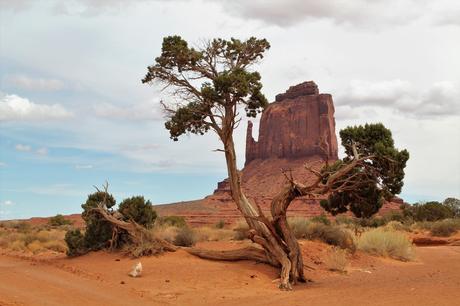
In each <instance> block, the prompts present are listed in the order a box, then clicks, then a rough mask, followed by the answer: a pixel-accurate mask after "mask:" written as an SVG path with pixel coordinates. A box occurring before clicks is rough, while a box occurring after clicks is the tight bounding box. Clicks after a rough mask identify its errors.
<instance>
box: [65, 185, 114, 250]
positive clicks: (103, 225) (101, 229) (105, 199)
mask: <svg viewBox="0 0 460 306" xmlns="http://www.w3.org/2000/svg"><path fill="white" fill-rule="evenodd" d="M102 203H103V204H104V205H105V207H107V209H111V207H113V206H114V205H115V203H116V202H115V198H114V197H113V196H112V195H111V194H109V193H107V192H104V191H98V192H95V193H92V194H90V195H89V196H88V198H87V200H86V202H85V203H84V204H82V206H81V207H82V208H83V213H82V214H81V216H82V218H83V220H84V221H85V223H86V230H85V234H84V242H85V248H86V249H87V250H92V251H95V250H100V249H102V248H104V247H106V245H107V243H108V241H109V240H110V239H111V238H112V225H111V224H110V222H108V221H106V220H105V219H104V218H103V217H102V216H101V215H100V214H99V213H98V212H96V211H94V208H96V207H97V206H98V205H99V204H102ZM69 249H70V246H69Z"/></svg>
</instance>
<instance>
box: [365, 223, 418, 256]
mask: <svg viewBox="0 0 460 306" xmlns="http://www.w3.org/2000/svg"><path fill="white" fill-rule="evenodd" d="M357 244H358V249H359V250H362V251H364V252H367V253H370V254H372V255H377V256H383V257H391V258H394V259H398V260H402V261H408V260H412V259H414V256H415V249H414V246H413V244H412V242H411V241H410V240H409V238H408V237H407V236H406V235H405V234H404V233H401V232H395V231H385V230H384V229H381V228H377V229H371V230H369V231H367V232H365V233H363V234H362V235H361V236H360V237H359V239H358V243H357Z"/></svg>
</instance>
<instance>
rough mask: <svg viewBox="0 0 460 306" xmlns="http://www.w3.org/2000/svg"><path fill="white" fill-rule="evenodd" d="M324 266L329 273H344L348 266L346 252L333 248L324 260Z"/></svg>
mask: <svg viewBox="0 0 460 306" xmlns="http://www.w3.org/2000/svg"><path fill="white" fill-rule="evenodd" d="M325 264H326V266H327V268H328V269H329V270H331V271H337V272H341V273H346V268H347V265H348V259H347V251H346V250H343V249H340V248H333V249H332V250H331V252H330V253H329V254H328V255H327V257H326V258H325Z"/></svg>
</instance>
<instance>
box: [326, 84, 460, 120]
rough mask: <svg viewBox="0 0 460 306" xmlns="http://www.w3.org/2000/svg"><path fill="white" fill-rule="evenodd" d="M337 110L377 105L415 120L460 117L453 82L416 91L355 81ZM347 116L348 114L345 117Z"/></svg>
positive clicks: (339, 99) (459, 92)
mask: <svg viewBox="0 0 460 306" xmlns="http://www.w3.org/2000/svg"><path fill="white" fill-rule="evenodd" d="M335 101H336V103H337V105H339V106H338V108H337V109H338V111H337V114H338V117H340V116H341V115H340V111H341V110H345V111H350V110H349V109H348V110H347V109H346V108H344V106H347V107H349V108H356V107H366V106H377V107H383V108H390V109H392V110H394V111H396V112H399V113H402V114H404V115H408V116H414V117H441V116H455V115H460V86H459V84H454V83H453V82H449V81H444V82H436V83H434V84H432V85H431V86H430V87H429V88H426V89H424V90H418V89H417V88H416V87H415V86H413V85H412V84H411V83H410V82H408V81H402V80H391V81H381V82H369V81H361V80H355V81H352V82H350V85H349V86H348V87H347V88H346V89H345V90H344V91H343V92H342V93H341V94H340V95H339V96H338V97H337V98H336V99H335ZM345 116H347V115H345Z"/></svg>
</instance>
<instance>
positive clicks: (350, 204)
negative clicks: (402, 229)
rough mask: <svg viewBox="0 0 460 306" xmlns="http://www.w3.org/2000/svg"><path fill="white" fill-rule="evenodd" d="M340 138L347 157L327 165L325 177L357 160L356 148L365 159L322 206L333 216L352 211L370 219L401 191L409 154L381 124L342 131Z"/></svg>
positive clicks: (324, 171)
mask: <svg viewBox="0 0 460 306" xmlns="http://www.w3.org/2000/svg"><path fill="white" fill-rule="evenodd" d="M340 138H341V140H342V145H343V146H344V148H345V154H346V156H345V157H344V158H343V159H342V160H339V161H337V162H336V163H334V164H332V165H329V166H325V167H324V168H323V169H322V173H323V174H324V173H330V176H332V175H334V174H335V173H336V172H337V171H338V170H339V169H341V168H343V167H344V166H345V165H346V164H348V163H350V162H351V161H352V160H353V159H354V158H356V157H355V154H354V153H355V152H353V148H355V149H356V151H357V153H358V156H359V158H365V160H364V161H363V162H362V163H360V164H358V165H357V166H355V167H354V169H352V171H350V172H348V173H347V174H346V175H345V176H344V177H343V178H341V179H340V180H338V181H337V182H336V186H335V187H336V188H333V192H332V193H331V194H330V195H329V197H328V199H327V200H326V201H322V202H321V206H322V207H323V208H324V209H325V210H326V211H328V212H330V213H331V214H333V215H337V214H339V213H344V212H346V211H348V210H350V211H351V212H352V213H353V214H354V215H355V216H356V217H359V218H361V217H364V218H368V217H370V216H372V215H373V214H375V213H376V212H378V210H379V209H380V208H381V207H382V204H383V201H384V200H385V199H387V200H388V199H391V198H392V197H393V196H394V195H395V194H398V193H400V192H401V188H402V186H403V179H404V168H405V167H406V162H407V160H408V159H409V153H408V152H407V150H401V151H399V150H397V149H396V148H395V147H394V141H393V137H392V135H391V131H390V130H389V129H387V128H385V126H384V125H383V124H381V123H378V124H366V125H364V126H354V127H347V128H345V129H343V130H341V131H340ZM327 178H328V176H326V177H325V180H326V179H327Z"/></svg>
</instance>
